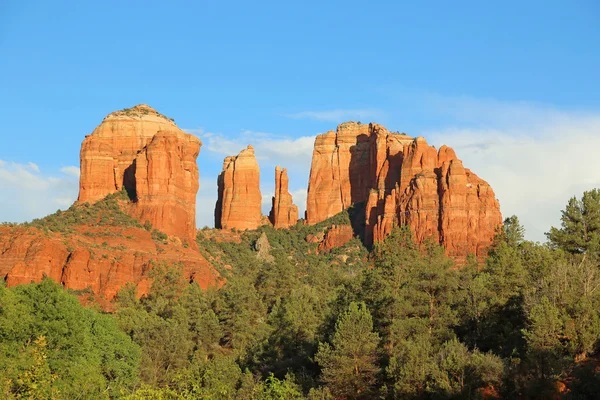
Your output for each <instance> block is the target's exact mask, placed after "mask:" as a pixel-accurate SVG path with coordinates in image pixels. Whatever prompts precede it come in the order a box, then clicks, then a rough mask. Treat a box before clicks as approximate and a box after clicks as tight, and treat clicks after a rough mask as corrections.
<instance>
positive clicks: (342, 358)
mask: <svg viewBox="0 0 600 400" xmlns="http://www.w3.org/2000/svg"><path fill="white" fill-rule="evenodd" d="M378 344H379V335H378V334H377V333H375V332H373V320H372V318H371V314H370V313H369V310H368V309H367V307H366V305H365V304H364V303H355V302H353V303H351V304H350V307H349V308H348V311H346V312H345V313H344V314H342V315H341V316H340V317H339V318H338V321H337V323H336V328H335V333H334V334H333V337H332V339H331V344H329V343H320V344H319V351H318V352H317V354H316V355H315V360H316V361H317V363H318V364H319V365H320V366H321V370H322V375H321V379H322V380H323V382H325V383H326V384H327V386H328V387H329V388H330V389H331V392H332V393H333V394H335V395H336V396H340V397H346V398H349V399H360V398H370V396H371V395H372V393H371V389H372V387H373V385H374V384H375V381H376V374H377V373H378V371H379V368H378V366H377V346H378Z"/></svg>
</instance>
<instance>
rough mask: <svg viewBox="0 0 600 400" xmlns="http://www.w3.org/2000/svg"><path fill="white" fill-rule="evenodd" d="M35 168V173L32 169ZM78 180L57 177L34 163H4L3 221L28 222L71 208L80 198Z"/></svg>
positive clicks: (0, 183) (0, 172)
mask: <svg viewBox="0 0 600 400" xmlns="http://www.w3.org/2000/svg"><path fill="white" fill-rule="evenodd" d="M32 171H33V172H32ZM78 188H79V183H78V180H77V179H76V178H74V177H70V176H62V177H53V176H49V175H46V174H44V173H42V172H41V171H40V169H39V167H38V166H37V165H36V164H34V163H32V162H30V163H27V164H19V163H15V162H9V161H3V162H2V163H0V193H2V196H0V221H7V222H24V221H29V220H31V219H33V218H39V217H43V216H45V215H48V214H50V213H53V212H55V211H56V210H57V209H58V208H67V207H69V206H70V205H71V204H72V203H73V201H75V199H76V198H77V191H78Z"/></svg>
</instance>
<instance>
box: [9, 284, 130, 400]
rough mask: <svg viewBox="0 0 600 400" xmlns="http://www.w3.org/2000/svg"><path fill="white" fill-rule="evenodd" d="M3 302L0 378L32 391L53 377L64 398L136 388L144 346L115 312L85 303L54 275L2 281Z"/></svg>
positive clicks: (106, 394)
mask: <svg viewBox="0 0 600 400" xmlns="http://www.w3.org/2000/svg"><path fill="white" fill-rule="evenodd" d="M0 304H1V306H0V376H4V377H5V378H8V379H10V380H11V381H12V382H13V383H17V384H18V385H22V386H23V387H28V388H29V389H27V391H29V393H30V394H31V390H34V389H35V390H37V388H40V389H41V388H42V387H47V386H48V385H46V383H48V382H49V381H48V380H51V381H52V379H53V381H52V385H51V390H53V391H58V392H59V393H60V397H62V398H78V397H79V398H97V399H103V398H109V397H118V396H120V395H121V394H122V393H127V392H128V391H130V390H131V389H132V387H133V386H134V384H135V382H136V377H137V371H138V363H139V348H138V347H137V346H136V345H135V344H134V343H133V342H132V341H131V339H130V338H129V337H127V335H126V334H125V333H123V332H122V331H120V330H119V327H118V325H117V323H116V321H115V320H114V318H112V317H111V316H110V315H106V314H101V313H99V312H98V311H96V310H93V309H89V308H84V307H82V306H81V304H80V303H79V301H78V300H77V298H76V297H75V296H73V295H71V294H69V293H68V292H66V291H65V290H63V288H62V287H61V286H60V285H58V284H56V283H54V282H53V281H52V280H50V279H44V280H43V281H42V282H40V283H38V284H30V285H21V286H17V287H14V288H10V289H7V288H4V287H3V286H1V285H0ZM41 337H44V339H43V340H42V339H41ZM36 339H37V340H38V342H37V343H36ZM31 343H33V347H32V345H31ZM24 348H25V349H31V351H29V350H28V351H23V349H24ZM43 371H45V372H43ZM48 371H49V372H48ZM46 373H48V376H47V377H46V378H42V377H41V375H46ZM44 379H46V380H44ZM19 382H20V383H19ZM40 382H46V383H44V384H40Z"/></svg>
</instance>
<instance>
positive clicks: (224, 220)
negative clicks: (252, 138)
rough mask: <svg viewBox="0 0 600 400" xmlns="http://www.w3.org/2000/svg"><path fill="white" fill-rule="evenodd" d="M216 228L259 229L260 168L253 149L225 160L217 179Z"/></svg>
mask: <svg viewBox="0 0 600 400" xmlns="http://www.w3.org/2000/svg"><path fill="white" fill-rule="evenodd" d="M217 182H218V191H219V192H218V193H219V197H218V199H217V204H216V206H215V227H216V228H221V229H233V228H235V229H238V230H245V229H256V228H258V227H259V226H260V225H261V217H262V215H261V202H262V196H261V194H260V168H259V166H258V163H257V162H256V157H255V155H254V148H253V147H252V146H250V145H249V146H248V147H247V148H246V149H244V150H242V151H241V152H240V154H238V155H237V156H230V157H226V158H225V160H224V161H223V171H222V172H221V173H220V174H219V178H218V181H217Z"/></svg>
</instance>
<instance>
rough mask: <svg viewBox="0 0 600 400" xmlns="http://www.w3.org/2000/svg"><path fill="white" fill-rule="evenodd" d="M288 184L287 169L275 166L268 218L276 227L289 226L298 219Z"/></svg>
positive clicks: (296, 208)
mask: <svg viewBox="0 0 600 400" xmlns="http://www.w3.org/2000/svg"><path fill="white" fill-rule="evenodd" d="M288 186H289V179H288V175H287V170H286V169H285V168H283V169H282V168H281V167H279V166H277V167H275V195H274V196H273V206H272V208H271V213H270V214H269V220H270V221H271V224H273V226H274V227H275V228H276V229H279V228H289V227H290V226H292V225H295V224H296V222H297V221H298V207H297V206H296V205H295V204H294V203H293V199H292V195H291V194H290V192H289V189H288Z"/></svg>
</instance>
